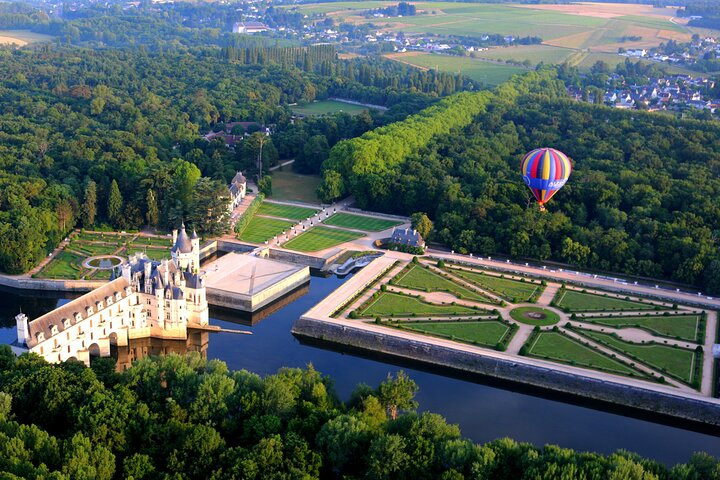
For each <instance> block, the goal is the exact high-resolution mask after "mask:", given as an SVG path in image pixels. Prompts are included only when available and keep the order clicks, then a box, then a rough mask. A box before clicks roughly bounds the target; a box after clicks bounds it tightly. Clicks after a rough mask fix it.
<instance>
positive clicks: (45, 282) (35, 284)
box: [0, 275, 107, 292]
mask: <svg viewBox="0 0 720 480" xmlns="http://www.w3.org/2000/svg"><path fill="white" fill-rule="evenodd" d="M106 283H107V281H105V280H51V279H40V278H30V277H11V276H8V275H0V285H3V286H5V287H10V288H21V289H24V290H53V291H61V292H62V291H64V292H89V291H91V290H95V289H96V288H98V287H102V286H103V285H105V284H106Z"/></svg>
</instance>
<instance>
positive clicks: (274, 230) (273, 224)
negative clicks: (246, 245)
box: [239, 204, 294, 243]
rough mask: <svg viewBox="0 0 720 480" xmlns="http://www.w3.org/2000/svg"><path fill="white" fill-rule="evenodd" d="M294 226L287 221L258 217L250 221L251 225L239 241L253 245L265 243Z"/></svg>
mask: <svg viewBox="0 0 720 480" xmlns="http://www.w3.org/2000/svg"><path fill="white" fill-rule="evenodd" d="M263 205H265V204H263ZM293 225H294V223H293V222H288V221H287V220H278V219H276V218H265V217H258V216H257V215H256V216H254V217H253V218H252V220H250V223H249V224H248V226H247V227H246V228H245V230H244V231H243V232H242V235H240V238H239V240H242V241H244V242H251V243H264V242H265V241H266V240H270V239H271V238H273V237H274V236H275V235H280V234H281V233H282V232H284V231H288V230H289V229H290V227H292V226H293Z"/></svg>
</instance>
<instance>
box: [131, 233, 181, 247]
mask: <svg viewBox="0 0 720 480" xmlns="http://www.w3.org/2000/svg"><path fill="white" fill-rule="evenodd" d="M132 244H133V245H148V246H152V247H168V248H170V247H172V238H170V237H141V236H138V237H137V238H135V240H133V243H132Z"/></svg>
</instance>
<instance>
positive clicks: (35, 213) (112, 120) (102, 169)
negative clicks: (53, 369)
mask: <svg viewBox="0 0 720 480" xmlns="http://www.w3.org/2000/svg"><path fill="white" fill-rule="evenodd" d="M278 49H279V50H278ZM282 49H283V47H274V46H271V47H267V48H266V52H265V54H264V57H265V58H268V59H270V58H280V57H282V54H280V53H278V55H280V57H273V54H272V53H271V52H272V51H273V50H278V51H280V50H282ZM325 50H327V49H325ZM293 55H294V57H293V58H294V59H296V60H298V62H299V63H300V64H301V65H300V66H299V67H298V66H297V65H295V63H294V62H290V63H285V64H283V63H282V62H278V63H275V62H270V61H268V62H267V63H265V62H263V63H257V64H245V63H241V62H236V61H232V60H230V59H228V58H227V57H226V56H224V55H223V54H222V51H221V50H220V49H219V48H217V47H208V48H193V49H190V50H187V49H166V50H163V51H158V52H148V51H146V50H145V49H143V48H142V47H138V48H134V49H109V50H91V49H86V48H81V47H72V46H70V47H64V46H54V45H47V44H46V45H40V46H37V47H29V48H23V49H13V48H10V47H7V48H0V79H1V80H0V103H1V104H2V105H3V108H2V110H0V168H2V173H0V185H2V189H0V270H2V271H5V272H8V273H20V272H24V271H27V270H28V269H30V268H31V267H32V266H34V265H35V264H36V263H37V262H38V261H39V260H40V259H41V258H42V257H44V256H45V255H46V254H47V253H48V252H49V251H52V249H53V248H54V247H55V246H56V245H57V244H58V243H59V241H60V240H61V239H62V238H63V237H64V236H65V235H66V234H67V232H68V231H69V230H70V229H71V228H73V227H76V226H77V227H83V228H112V229H121V230H132V229H139V228H142V227H143V226H145V225H150V226H151V227H159V228H161V229H168V228H172V227H174V226H176V225H177V224H179V222H180V221H181V220H182V219H185V220H186V221H187V223H188V224H189V225H190V226H191V227H193V228H197V230H198V231H199V232H200V233H201V234H205V235H217V234H219V233H222V232H223V231H224V230H225V229H226V228H227V215H226V214H225V213H224V212H226V209H224V208H223V205H226V204H227V202H226V193H227V190H226V182H227V181H228V180H229V179H230V178H231V177H232V176H233V175H234V173H235V171H236V170H239V169H248V167H249V166H250V165H254V163H255V162H254V159H255V158H256V157H257V151H258V149H259V147H258V144H257V142H255V141H254V139H253V138H252V137H250V138H249V139H248V141H247V142H243V144H242V145H241V146H239V147H238V148H237V149H235V151H232V150H231V149H229V148H228V147H227V146H226V145H225V143H224V142H222V141H221V140H215V141H212V142H208V141H206V140H204V139H203V138H202V134H204V133H206V132H208V131H210V130H212V129H215V130H217V129H219V128H223V127H222V125H223V124H224V123H226V122H230V121H250V122H257V123H258V124H262V125H273V126H274V128H275V129H276V130H277V131H278V132H279V133H280V135H279V136H278V139H277V147H275V146H273V145H268V146H266V149H267V151H266V153H267V155H266V156H265V158H264V160H265V161H268V162H269V161H276V160H277V150H278V149H280V150H281V151H282V153H283V154H284V155H295V154H297V153H298V151H299V149H300V148H301V147H300V145H301V142H303V141H304V140H303V138H305V139H307V138H309V136H313V135H315V134H316V133H315V131H316V129H315V128H310V129H309V130H308V129H306V128H305V127H303V125H302V122H300V123H298V125H293V122H291V116H292V112H291V110H290V109H289V108H288V107H287V105H288V104H292V103H296V102H309V101H313V100H315V99H316V98H327V97H328V96H344V97H346V98H353V99H356V100H360V101H368V100H373V101H378V102H384V103H387V104H388V105H392V108H391V109H390V110H388V112H386V113H387V114H388V115H387V117H384V118H386V119H387V120H379V117H378V116H377V115H375V117H374V119H373V118H372V117H371V118H368V117H367V116H362V117H360V118H358V119H357V121H356V122H355V123H356V124H357V126H356V127H354V128H352V129H350V130H343V131H342V135H343V136H342V138H348V137H347V135H350V134H353V133H354V132H355V133H357V134H359V133H363V132H365V131H366V130H369V129H370V128H373V127H374V126H377V125H379V124H382V123H383V122H384V121H392V120H399V119H403V118H405V116H406V115H407V114H409V113H414V112H415V111H417V110H419V109H422V108H424V107H426V106H428V105H429V104H430V103H432V102H433V101H434V99H436V98H437V97H438V91H437V90H436V91H431V90H432V89H430V88H428V89H427V90H428V91H427V92H421V91H418V88H417V86H419V85H420V83H423V82H424V83H425V84H426V85H431V84H432V85H433V86H434V87H433V88H436V87H437V86H440V87H441V88H442V85H443V83H441V82H438V78H434V77H433V75H434V74H422V73H421V74H420V75H418V74H417V72H416V70H414V69H410V68H409V67H405V66H403V67H401V68H396V69H394V70H388V71H386V72H384V73H383V75H382V79H383V80H382V81H379V80H378V75H377V74H376V72H378V71H380V70H381V69H382V66H381V65H379V64H377V63H371V64H368V65H364V64H359V63H357V62H352V63H347V65H348V66H347V67H345V65H346V62H345V61H334V62H333V61H330V58H332V57H333V56H334V53H332V52H330V53H327V51H323V50H322V49H320V50H318V51H317V54H316V53H315V51H314V50H312V49H307V50H295V51H293ZM283 58H290V57H283ZM316 58H319V59H323V61H321V62H318V63H313V60H315V59H316ZM338 62H339V63H338ZM322 65H325V66H327V67H328V71H327V72H325V73H323V72H322V71H321V68H320V67H321V66H322ZM338 65H339V66H338ZM352 65H357V66H358V70H357V71H358V75H357V76H356V75H355V74H354V73H353V69H352V67H351V66H352ZM423 75H424V76H425V77H427V80H423V78H424V77H423ZM393 78H394V80H393ZM363 82H365V83H363ZM417 82H420V83H417ZM447 84H448V85H449V86H451V90H448V91H449V92H451V91H455V90H454V88H455V86H456V85H458V86H459V88H464V86H463V84H462V82H460V83H459V84H458V83H457V81H456V79H455V78H454V77H452V76H449V81H448V82H447ZM442 91H443V92H444V91H445V90H442ZM342 118H343V117H342V116H341V115H338V116H336V117H330V118H327V119H324V120H323V122H324V124H323V126H318V127H317V129H318V130H322V132H323V133H326V134H327V135H328V137H327V138H328V140H330V142H331V145H332V144H334V142H335V141H337V139H338V138H337V137H339V136H340V135H339V134H335V137H336V138H335V139H334V140H333V135H332V134H331V130H332V128H333V127H331V126H330V124H331V123H333V122H336V121H343V120H342ZM325 127H327V128H325ZM334 128H335V129H337V124H336V126H335V127H334ZM306 131H307V132H308V133H309V135H308V136H306V137H303V135H304V133H302V132H306ZM285 132H289V133H288V135H286V138H287V139H288V141H283V135H284V134H285ZM298 132H301V133H299V136H298ZM240 133H242V132H240ZM256 135H257V134H256ZM271 142H272V140H271V141H270V142H269V143H271ZM292 142H295V146H293V144H292ZM273 151H274V152H275V155H274V157H273ZM286 158H287V157H286ZM318 169H319V166H313V167H310V170H308V171H317V170H318ZM251 170H252V168H251ZM111 193H112V195H111ZM111 197H112V201H111ZM111 204H112V206H111Z"/></svg>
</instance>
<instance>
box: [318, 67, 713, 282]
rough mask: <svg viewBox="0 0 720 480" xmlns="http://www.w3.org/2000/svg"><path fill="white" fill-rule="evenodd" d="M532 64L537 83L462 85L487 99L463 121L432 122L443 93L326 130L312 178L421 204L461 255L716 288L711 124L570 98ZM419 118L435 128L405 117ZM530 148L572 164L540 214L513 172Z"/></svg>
mask: <svg viewBox="0 0 720 480" xmlns="http://www.w3.org/2000/svg"><path fill="white" fill-rule="evenodd" d="M535 75H538V77H539V78H536V79H535V80H536V84H545V85H546V86H545V87H544V88H542V94H539V93H537V90H527V91H526V92H525V93H521V90H522V89H520V90H518V82H522V81H525V82H527V81H528V80H529V79H528V78H527V77H525V78H524V79H523V80H517V79H516V80H515V81H514V82H510V84H509V85H505V86H504V88H505V90H504V91H503V89H502V88H501V89H498V91H497V92H496V93H494V94H492V95H493V98H490V97H489V96H490V95H491V94H490V93H488V92H480V93H466V94H461V95H474V96H477V97H486V98H487V100H486V105H485V106H484V108H481V109H479V111H478V112H473V113H474V114H473V115H472V119H471V120H468V117H465V116H463V115H460V113H459V112H458V111H457V109H453V110H452V111H453V112H455V113H456V116H454V117H453V120H452V121H453V122H454V123H452V124H451V123H450V122H449V121H448V120H447V119H445V120H441V119H442V118H444V117H441V115H442V114H443V112H440V111H439V109H440V107H441V106H442V105H445V104H447V105H451V104H452V102H453V101H455V100H456V99H457V98H460V97H459V96H452V97H448V98H447V99H444V100H443V101H441V102H440V103H438V104H436V105H435V106H433V107H431V108H430V109H426V110H425V111H423V112H421V113H420V114H418V115H414V116H410V117H408V118H407V119H406V120H404V121H401V122H397V123H394V124H391V125H388V126H386V127H382V128H380V129H376V130H373V131H371V132H368V133H367V134H365V135H363V136H361V137H359V138H356V139H352V140H349V141H344V142H339V143H338V144H337V145H336V146H335V147H334V148H333V149H332V150H331V151H330V154H329V160H328V162H327V163H326V170H325V172H324V176H325V178H326V179H327V180H326V182H325V186H324V187H325V190H326V191H330V192H331V193H337V192H338V191H341V190H342V189H344V190H345V191H347V192H349V193H353V194H354V195H355V196H356V198H357V199H358V201H359V202H360V204H361V205H362V206H363V208H368V209H373V210H382V211H388V212H392V213H401V214H406V215H409V214H410V213H413V212H426V213H427V214H428V215H429V216H430V218H431V219H432V220H433V221H434V222H435V231H434V236H433V237H432V239H434V240H436V241H438V242H441V243H444V244H445V245H447V246H448V247H449V248H452V249H454V250H456V251H459V252H462V253H475V254H479V255H492V254H496V253H502V254H506V255H511V256H513V257H516V258H532V259H539V260H557V261H560V262H565V263H569V264H571V265H576V266H579V267H582V268H590V269H599V270H604V271H614V272H623V273H626V274H630V275H637V276H646V277H653V278H667V279H670V280H673V281H677V282H682V283H685V284H690V285H697V286H699V287H701V288H702V289H703V291H707V292H712V293H714V294H717V293H718V292H720V254H719V253H718V252H719V250H718V245H719V242H720V220H719V219H720V203H718V202H717V198H718V195H720V153H718V152H720V143H719V142H720V125H718V124H717V123H716V122H701V121H695V120H679V119H675V118H672V117H668V116H665V115H656V114H652V113H646V112H638V111H633V112H626V111H621V110H617V109H612V108H608V107H604V106H597V105H590V104H586V103H578V102H574V101H571V100H570V99H568V98H567V97H566V95H565V94H564V89H562V88H557V89H554V90H553V89H552V88H550V87H548V85H550V84H552V82H553V80H552V79H553V78H554V73H553V72H540V73H538V74H535ZM513 83H514V84H515V86H513V85H512V84H513ZM536 88H537V87H536ZM512 90H515V93H514V95H510V94H509V93H508V92H511V91H512ZM553 92H554V94H553ZM462 104H463V105H464V106H466V105H467V102H462ZM433 109H435V110H433ZM420 122H423V124H424V125H432V126H435V125H437V127H438V128H437V129H435V128H434V127H431V128H430V129H428V128H420V129H418V128H417V127H418V125H419V124H420ZM418 130H421V131H418ZM429 130H432V135H431V134H429V133H428V131H429ZM398 132H399V133H398ZM405 136H407V137H408V138H409V140H408V141H400V142H393V141H390V140H391V139H401V138H405ZM541 146H553V147H556V148H558V149H560V150H562V151H564V152H565V153H567V154H568V155H569V156H570V157H571V159H572V160H573V166H574V171H573V173H572V176H571V177H570V181H569V182H568V184H567V185H566V186H565V188H564V189H563V190H562V191H561V192H559V193H558V194H557V195H556V196H555V197H554V198H553V200H552V202H551V203H550V206H549V208H548V209H549V211H548V212H547V213H541V212H540V211H539V210H538V208H537V207H536V206H535V205H534V204H533V202H532V201H531V197H530V194H529V191H528V190H527V188H526V187H525V185H524V184H523V182H522V179H521V177H520V175H519V174H518V165H519V161H520V159H521V158H522V156H523V155H524V153H525V152H527V151H530V150H532V149H533V148H537V147H541ZM333 183H334V185H335V187H336V191H335V192H333V191H332V190H331V189H330V186H331V184H333Z"/></svg>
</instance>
